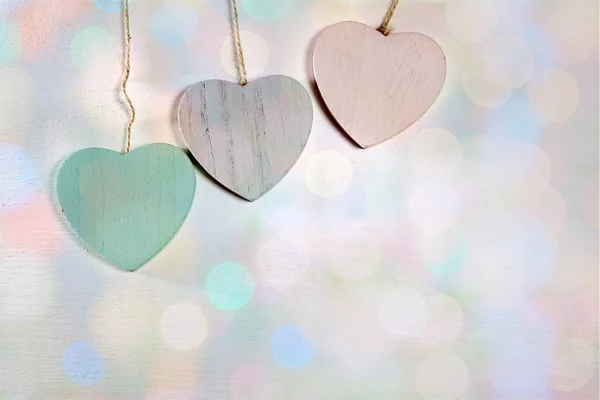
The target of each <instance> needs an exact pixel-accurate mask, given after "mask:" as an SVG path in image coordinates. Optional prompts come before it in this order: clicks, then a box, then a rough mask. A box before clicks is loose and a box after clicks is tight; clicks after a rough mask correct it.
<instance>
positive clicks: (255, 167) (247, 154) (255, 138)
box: [178, 75, 313, 201]
mask: <svg viewBox="0 0 600 400" xmlns="http://www.w3.org/2000/svg"><path fill="white" fill-rule="evenodd" d="M178 118H179V128H180V130H181V133H182V135H183V138H184V141H185V143H186V145H187V146H188V147H189V149H190V151H191V152H192V154H193V155H194V157H195V158H196V159H197V160H198V162H199V163H200V165H201V166H202V167H203V168H204V169H205V170H206V171H207V172H208V173H209V174H210V175H211V176H212V177H213V178H215V179H216V180H217V181H218V182H219V183H221V184H222V185H223V186H225V187H226V188H227V189H229V190H231V191H232V192H234V193H236V194H238V195H239V196H241V197H243V198H245V199H247V200H250V201H252V200H255V199H257V198H259V197H260V196H262V195H263V194H264V193H266V192H267V191H268V190H270V189H271V188H273V187H274V186H275V185H276V184H277V183H278V182H279V181H281V179H283V177H284V176H285V175H286V174H287V173H288V171H289V170H290V169H291V168H292V166H293V165H294V163H295V162H296V160H297V159H298V157H300V154H301V153H302V150H303V149H304V147H305V145H306V142H307V141H308V136H309V134H310V129H311V126H312V120H313V110H312V103H311V100H310V96H309V94H308V92H307V91H306V89H305V88H304V86H303V85H302V84H300V83H299V82H297V81H296V80H294V79H292V78H290V77H287V76H281V75H272V76H267V77H264V78H261V79H257V80H255V81H251V82H249V83H248V85H246V86H240V85H239V84H237V83H233V82H228V81H223V80H208V81H204V82H199V83H197V84H194V85H192V86H191V87H190V88H188V90H187V91H186V92H185V93H184V95H183V96H182V98H181V102H180V103H179V110H178Z"/></svg>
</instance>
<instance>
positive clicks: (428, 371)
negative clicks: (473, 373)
mask: <svg viewBox="0 0 600 400" xmlns="http://www.w3.org/2000/svg"><path fill="white" fill-rule="evenodd" d="M468 383H469V371H468V369H467V366H466V365H465V362H464V361H463V360H462V359H461V358H459V357H457V356H456V355H454V354H452V353H446V352H443V353H437V354H433V355H431V356H429V357H428V358H427V359H425V360H424V361H423V362H421V364H419V367H418V369H417V389H418V391H419V393H420V394H421V396H423V397H424V398H425V399H427V400H440V399H458V398H460V397H461V396H462V394H463V393H464V392H465V390H466V388H467V386H468Z"/></svg>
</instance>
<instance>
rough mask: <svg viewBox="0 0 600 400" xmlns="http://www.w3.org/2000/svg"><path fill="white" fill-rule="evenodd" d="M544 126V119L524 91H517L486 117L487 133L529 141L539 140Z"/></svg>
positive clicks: (535, 141) (497, 136) (498, 136)
mask: <svg viewBox="0 0 600 400" xmlns="http://www.w3.org/2000/svg"><path fill="white" fill-rule="evenodd" d="M542 126H543V122H542V120H541V119H540V117H539V116H538V114H537V113H536V112H535V111H534V110H533V109H532V107H531V104H530V102H529V99H528V98H527V96H526V95H524V94H522V93H515V94H514V95H513V96H512V97H511V98H510V99H509V100H508V101H507V102H506V103H505V104H504V105H503V106H502V107H500V108H496V109H493V110H490V111H489V113H488V115H487V118H485V134H486V135H489V136H493V137H496V138H507V139H513V140H516V141H521V142H528V143H537V142H538V141H539V139H540V136H541V135H542Z"/></svg>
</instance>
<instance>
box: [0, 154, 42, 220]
mask: <svg viewBox="0 0 600 400" xmlns="http://www.w3.org/2000/svg"><path fill="white" fill-rule="evenodd" d="M0 171H2V176H3V179H2V190H0V215H1V214H3V213H5V212H10V211H14V210H16V209H19V208H21V207H23V206H25V205H27V204H28V203H29V202H30V201H31V199H32V197H33V195H34V193H35V192H36V190H37V188H38V185H39V182H38V180H39V177H38V171H37V166H36V164H35V162H34V161H33V160H32V159H31V158H30V157H29V155H28V154H27V153H26V152H25V151H24V149H23V148H21V147H19V146H15V145H12V144H7V143H0Z"/></svg>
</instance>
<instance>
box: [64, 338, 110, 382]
mask: <svg viewBox="0 0 600 400" xmlns="http://www.w3.org/2000/svg"><path fill="white" fill-rule="evenodd" d="M62 370H63V373H64V374H65V375H66V376H67V378H69V380H70V381H71V382H73V383H76V384H78V385H79V386H91V385H93V384H94V383H96V382H98V381H99V380H100V378H101V377H102V374H103V373H104V359H103V358H102V354H100V352H99V351H98V349H96V348H95V347H94V346H92V344H91V343H88V342H75V343H73V344H72V345H70V346H69V347H68V348H67V350H65V352H64V353H63V356H62Z"/></svg>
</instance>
